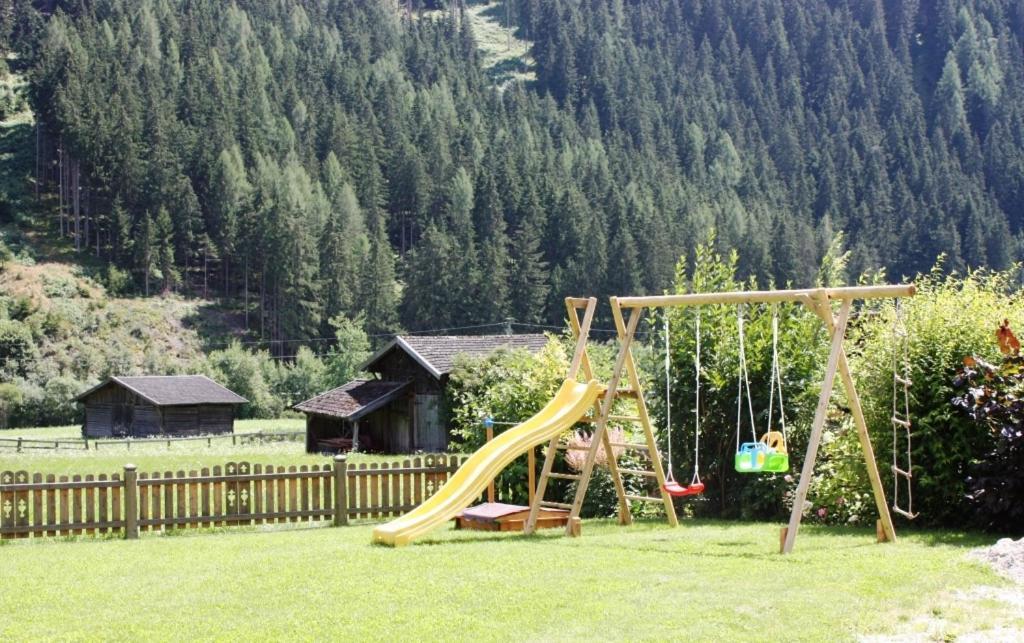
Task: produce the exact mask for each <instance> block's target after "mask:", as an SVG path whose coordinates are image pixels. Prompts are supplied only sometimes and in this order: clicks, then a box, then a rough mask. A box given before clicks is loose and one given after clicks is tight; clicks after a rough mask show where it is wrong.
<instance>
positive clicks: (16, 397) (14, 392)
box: [0, 382, 25, 429]
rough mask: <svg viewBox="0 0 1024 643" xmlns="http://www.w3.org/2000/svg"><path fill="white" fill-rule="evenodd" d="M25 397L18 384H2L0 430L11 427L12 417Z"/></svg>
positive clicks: (0, 386)
mask: <svg viewBox="0 0 1024 643" xmlns="http://www.w3.org/2000/svg"><path fill="white" fill-rule="evenodd" d="M24 397H25V396H24V395H22V393H21V389H20V388H19V387H18V385H17V384H14V383H12V382H4V383H3V384H0V429H6V428H7V427H8V426H10V419H11V416H12V415H13V414H14V411H15V409H17V408H18V407H19V406H20V405H21V402H22V400H23V399H24Z"/></svg>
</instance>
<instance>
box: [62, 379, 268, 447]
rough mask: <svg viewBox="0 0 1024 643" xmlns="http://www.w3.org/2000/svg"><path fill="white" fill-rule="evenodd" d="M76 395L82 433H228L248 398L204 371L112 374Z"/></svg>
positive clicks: (102, 435)
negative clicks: (81, 411) (237, 409)
mask: <svg viewBox="0 0 1024 643" xmlns="http://www.w3.org/2000/svg"><path fill="white" fill-rule="evenodd" d="M75 399H76V400H77V401H78V402H81V403H82V404H83V405H84V406H85V423H84V424H83V425H82V437H85V438H109V437H115V436H117V437H137V438H141V437H148V436H155V435H178V436H183V435H208V434H213V433H231V432H233V431H234V428H235V427H234V425H235V407H236V406H238V405H239V404H245V403H246V402H247V401H248V400H246V399H245V398H244V397H242V396H240V395H237V394H235V393H233V392H231V391H229V390H228V389H226V388H224V387H223V386H221V385H220V384H218V383H217V382H214V381H213V380H211V379H210V378H208V377H206V376H205V375H151V376H139V377H111V378H109V379H107V380H106V381H104V382H101V383H100V384H98V385H96V386H94V387H93V388H91V389H89V390H88V391H86V392H84V393H82V394H81V395H79V396H78V397H77V398H75Z"/></svg>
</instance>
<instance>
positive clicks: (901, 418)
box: [892, 299, 917, 520]
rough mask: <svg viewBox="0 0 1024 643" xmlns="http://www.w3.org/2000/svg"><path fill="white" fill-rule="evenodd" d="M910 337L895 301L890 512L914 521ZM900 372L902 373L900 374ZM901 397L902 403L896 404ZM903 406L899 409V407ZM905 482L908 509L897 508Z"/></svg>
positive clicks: (901, 307)
mask: <svg viewBox="0 0 1024 643" xmlns="http://www.w3.org/2000/svg"><path fill="white" fill-rule="evenodd" d="M909 338H910V335H909V333H908V332H907V325H906V322H905V321H904V319H903V306H901V305H900V301H899V300H898V299H897V300H896V302H895V311H894V318H893V325H892V340H893V346H892V510H893V511H895V512H896V513H898V514H899V515H901V516H903V517H904V518H908V519H910V520H913V519H914V518H917V514H916V513H914V495H913V488H912V487H913V481H914V474H913V471H912V470H913V464H914V463H913V460H912V458H911V456H910V452H911V446H912V444H911V438H910V426H911V425H910V387H911V385H912V384H913V383H912V382H911V381H910V358H909V355H908V354H909V347H908V342H909ZM900 369H902V372H901V371H900ZM900 397H902V401H903V404H898V401H899V398H900ZM901 406H902V407H903V408H902V409H901V408H900V407H901ZM900 429H903V441H904V443H905V444H906V447H907V448H906V454H907V458H906V460H907V464H906V469H901V468H900V462H899V451H898V449H897V444H898V442H899V438H898V434H899V431H900ZM901 480H902V481H904V483H905V486H906V489H907V508H906V509H903V508H902V507H900V481H901Z"/></svg>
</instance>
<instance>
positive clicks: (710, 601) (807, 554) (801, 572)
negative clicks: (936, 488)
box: [0, 520, 1024, 641]
mask: <svg viewBox="0 0 1024 643" xmlns="http://www.w3.org/2000/svg"><path fill="white" fill-rule="evenodd" d="M777 530H778V525H773V524H767V523H753V524H751V523H746V524H739V523H725V522H687V523H684V524H683V525H681V526H680V527H679V528H677V529H670V528H668V527H666V526H665V525H664V524H663V523H659V522H650V523H648V522H641V523H639V524H636V525H634V526H632V527H629V528H622V527H618V526H617V525H615V524H614V523H613V522H611V521H600V520H591V521H587V522H585V524H584V533H583V537H582V538H577V539H568V538H564V537H561V532H560V530H556V531H555V532H542V533H541V534H539V535H537V536H534V537H530V538H524V537H521V536H517V535H489V534H488V535H483V534H481V533H480V532H458V531H453V530H448V529H446V530H442V531H440V532H437V533H436V534H435V535H433V536H431V537H430V538H428V539H425V540H424V541H423V542H421V543H417V544H415V545H413V546H410V547H407V548H404V549H389V548H384V547H379V546H373V545H370V531H371V527H370V526H369V525H365V524H362V525H356V526H350V527H342V528H327V527H323V528H308V529H290V530H288V531H280V530H273V529H245V530H240V529H234V530H230V531H223V532H222V533H217V534H212V533H203V532H201V531H197V532H191V533H189V534H187V535H176V536H159V535H144V536H143V537H142V538H141V539H140V540H138V541H123V540H97V539H89V540H86V539H81V540H77V541H73V542H66V543H46V542H45V541H42V542H29V541H20V542H14V543H12V544H9V545H6V546H4V547H3V550H2V552H0V554H2V555H0V577H3V578H4V579H16V580H15V581H14V582H4V583H2V584H0V613H3V614H4V618H3V619H0V640H12V641H13V640H39V639H60V640H92V639H97V638H102V639H111V640H124V639H134V640H139V639H146V638H153V637H159V638H166V637H167V636H168V634H169V633H172V632H173V634H172V635H171V636H170V638H172V639H182V640H191V639H203V640H231V639H240V638H248V637H251V636H252V635H254V634H255V635H257V636H258V637H259V638H263V639H301V640H317V639H327V638H339V637H344V638H346V639H351V640H367V639H374V640H380V639H402V640H453V639H459V640H507V639H510V638H514V639H520V640H523V639H525V640H579V639H586V640H595V639H602V640H610V639H615V640H651V639H658V640H664V639H666V638H668V637H670V636H671V637H684V638H686V639H695V640H712V639H714V640H737V639H743V640H789V641H796V640H806V641H821V640H853V639H855V638H858V637H861V636H864V635H884V636H889V635H895V634H913V635H917V636H926V637H928V638H937V639H938V640H941V639H943V638H945V639H946V640H949V639H951V638H953V637H956V636H958V635H961V634H964V633H967V632H976V631H979V630H981V631H985V630H990V629H992V628H998V627H1003V628H1006V627H1016V628H1021V627H1022V626H1024V619H1022V618H1021V616H1020V614H1019V612H1011V611H1009V610H1005V609H1004V608H1003V607H1001V604H1000V603H999V602H998V601H995V600H990V599H985V600H967V599H966V598H965V597H969V596H972V595H977V589H978V588H979V587H985V588H990V589H989V590H987V591H988V592H989V593H998V592H999V591H1001V590H1002V588H1004V587H1005V586H1006V585H1007V583H1006V582H1005V581H1002V580H1000V579H999V578H998V577H996V576H995V575H994V574H993V573H992V572H991V571H989V570H988V569H987V568H984V567H982V566H981V565H980V564H978V563H974V562H970V561H969V560H967V559H966V558H965V552H966V551H967V549H968V548H970V547H973V546H977V545H980V544H984V543H985V539H984V538H981V537H977V536H971V535H963V534H959V533H950V532H930V533H916V534H913V533H912V534H905V535H904V537H903V538H902V539H901V540H900V542H898V543H896V544H890V545H876V544H874V542H873V539H872V537H871V536H872V534H871V533H869V532H868V531H866V530H859V529H840V528H830V527H816V526H808V527H805V528H803V529H802V530H801V538H800V541H799V544H798V547H797V550H796V552H795V553H793V554H792V555H788V556H780V555H779V554H777V553H776V547H777V538H776V536H777ZM972 592H973V594H972ZM269 606H273V607H272V608H269Z"/></svg>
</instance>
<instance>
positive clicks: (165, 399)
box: [75, 375, 249, 406]
mask: <svg viewBox="0 0 1024 643" xmlns="http://www.w3.org/2000/svg"><path fill="white" fill-rule="evenodd" d="M108 384H117V385H119V386H123V387H124V388H126V389H128V390H130V391H132V392H133V393H135V394H136V395H138V396H139V397H141V398H143V399H144V400H146V401H147V402H149V403H150V404H153V405H154V406H188V405H192V404H245V403H246V402H248V401H249V400H247V399H245V398H244V397H242V396H241V395H238V394H237V393H234V392H232V391H230V390H228V389H226V388H224V387H223V386H221V385H220V384H218V383H217V382H214V381H213V380H211V379H210V378H208V377H206V376H205V375H141V376H135V377H110V378H107V379H106V380H104V381H103V382H100V383H99V384H97V385H96V386H94V387H92V388H91V389H89V390H88V391H86V392H84V393H82V394H81V395H79V396H78V397H76V398H75V399H76V400H77V401H79V402H82V401H84V400H85V398H87V397H89V396H90V395H92V394H93V393H94V392H96V391H98V390H99V389H101V388H103V387H104V386H106V385H108Z"/></svg>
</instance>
